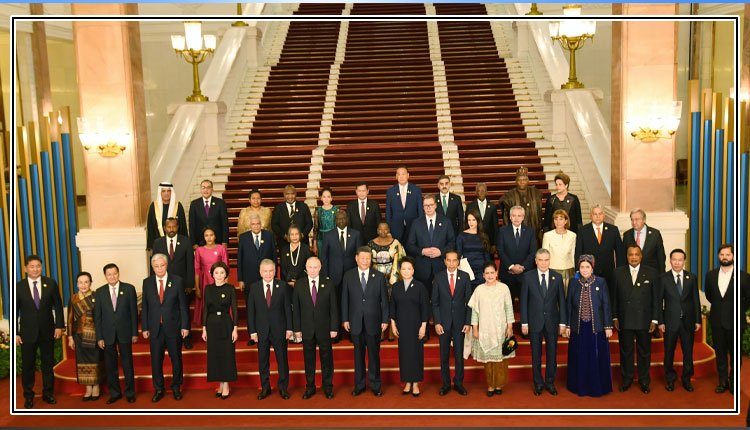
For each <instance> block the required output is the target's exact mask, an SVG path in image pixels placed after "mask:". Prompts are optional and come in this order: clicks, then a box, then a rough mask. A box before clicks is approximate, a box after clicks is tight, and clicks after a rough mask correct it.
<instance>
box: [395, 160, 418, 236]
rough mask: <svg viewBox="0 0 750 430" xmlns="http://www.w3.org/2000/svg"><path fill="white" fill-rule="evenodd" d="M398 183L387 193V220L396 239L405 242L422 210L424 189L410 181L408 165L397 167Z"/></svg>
mask: <svg viewBox="0 0 750 430" xmlns="http://www.w3.org/2000/svg"><path fill="white" fill-rule="evenodd" d="M396 181H397V182H398V183H397V184H396V185H394V186H392V187H391V188H389V189H388V191H386V193H385V222H387V223H388V226H389V227H390V228H391V235H393V238H394V239H397V240H398V241H399V242H401V243H404V241H405V240H406V238H408V237H409V230H410V229H411V224H412V222H413V221H414V220H415V219H417V218H420V217H421V216H422V215H423V214H424V212H422V189H421V188H419V187H418V186H416V185H414V184H411V183H409V171H408V170H407V169H406V166H398V167H397V168H396Z"/></svg>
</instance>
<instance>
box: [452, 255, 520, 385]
mask: <svg viewBox="0 0 750 430" xmlns="http://www.w3.org/2000/svg"><path fill="white" fill-rule="evenodd" d="M483 273H484V283H483V284H480V285H478V286H477V288H476V289H475V290H474V294H472V295H471V299H470V300H469V307H470V308H471V311H472V312H471V328H472V339H471V342H466V343H467V344H471V347H470V348H471V355H472V356H473V357H474V359H475V360H476V361H478V362H480V363H484V373H485V376H486V378H487V397H492V396H493V395H495V394H502V393H503V387H504V386H505V384H506V383H507V382H508V361H507V360H506V359H507V358H510V357H515V352H512V353H511V354H510V355H508V356H503V343H504V342H505V339H507V338H509V337H511V336H513V322H514V319H513V300H512V299H511V297H510V290H509V289H508V286H507V285H505V284H503V283H502V282H500V281H498V280H497V269H496V268H495V263H494V262H493V261H490V262H488V263H487V264H485V265H484V272H483ZM466 350H468V348H466ZM466 350H465V352H464V356H466V355H468V354H466V352H468V351H466Z"/></svg>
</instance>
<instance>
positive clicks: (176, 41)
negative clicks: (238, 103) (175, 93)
mask: <svg viewBox="0 0 750 430" xmlns="http://www.w3.org/2000/svg"><path fill="white" fill-rule="evenodd" d="M172 48H173V49H174V50H175V52H176V53H178V54H182V57H183V58H184V59H185V61H187V62H188V63H190V64H192V65H193V94H192V95H190V96H188V97H186V98H185V100H186V101H189V102H207V101H208V97H206V96H204V95H203V94H201V82H200V78H199V77H198V64H200V63H202V62H203V60H205V59H206V55H208V54H211V53H213V52H214V50H215V49H216V36H215V35H213V34H205V35H202V34H201V23H200V22H197V21H187V22H185V35H184V36H182V35H174V34H173V35H172Z"/></svg>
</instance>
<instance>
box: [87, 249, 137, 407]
mask: <svg viewBox="0 0 750 430" xmlns="http://www.w3.org/2000/svg"><path fill="white" fill-rule="evenodd" d="M104 277H105V278H106V279H107V283H106V284H105V285H102V286H101V287H99V288H98V289H97V290H96V292H95V293H94V324H95V326H96V342H97V345H99V348H101V349H103V350H104V366H105V368H106V369H107V386H108V388H109V399H108V400H107V404H108V405H110V404H112V403H114V402H116V401H118V400H120V399H121V398H122V391H121V390H120V376H119V372H118V370H117V353H118V351H119V353H120V360H122V373H123V374H124V375H125V397H126V398H127V399H128V403H134V402H135V372H134V371H133V345H132V344H134V343H136V342H137V341H138V298H137V296H136V294H135V287H134V286H133V285H131V284H127V283H125V282H120V269H119V268H118V267H117V265H116V264H114V263H109V264H107V265H106V266H104Z"/></svg>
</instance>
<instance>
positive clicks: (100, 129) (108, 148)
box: [77, 117, 130, 158]
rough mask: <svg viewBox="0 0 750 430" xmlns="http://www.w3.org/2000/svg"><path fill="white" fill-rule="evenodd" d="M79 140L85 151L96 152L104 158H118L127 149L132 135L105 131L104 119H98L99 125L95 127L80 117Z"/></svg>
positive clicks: (78, 119)
mask: <svg viewBox="0 0 750 430" xmlns="http://www.w3.org/2000/svg"><path fill="white" fill-rule="evenodd" d="M77 122H78V138H79V139H80V140H81V145H82V146H83V149H84V150H86V151H87V152H90V151H92V150H94V151H95V152H97V153H98V154H99V155H101V156H102V157H107V158H111V157H116V156H118V155H120V154H122V153H123V152H124V151H125V149H127V143H129V142H130V133H128V132H124V131H109V132H108V131H105V127H104V125H103V124H102V122H103V121H102V119H101V118H97V121H96V123H97V125H96V126H93V124H92V122H91V121H90V120H89V119H88V118H83V117H79V118H77Z"/></svg>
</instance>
